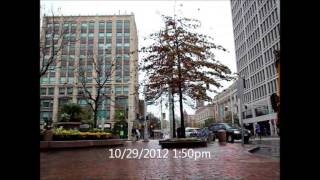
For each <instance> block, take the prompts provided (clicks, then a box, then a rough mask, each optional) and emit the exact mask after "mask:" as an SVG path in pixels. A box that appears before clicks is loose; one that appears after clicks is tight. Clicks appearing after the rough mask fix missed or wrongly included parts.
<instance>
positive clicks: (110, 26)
mask: <svg viewBox="0 0 320 180" xmlns="http://www.w3.org/2000/svg"><path fill="white" fill-rule="evenodd" d="M106 26H107V29H106V32H112V22H111V21H108V22H107V25H106Z"/></svg>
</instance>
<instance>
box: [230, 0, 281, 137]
mask: <svg viewBox="0 0 320 180" xmlns="http://www.w3.org/2000/svg"><path fill="white" fill-rule="evenodd" d="M231 11H232V21H233V30H234V39H235V49H236V62H237V71H238V73H239V75H240V77H243V78H244V80H245V81H244V82H245V88H244V95H243V105H244V108H243V112H242V116H243V118H244V119H243V121H244V123H245V124H249V125H250V126H251V127H253V126H255V124H256V123H259V124H260V125H262V126H263V127H264V128H266V129H267V130H266V131H267V132H266V134H270V135H273V134H274V133H273V132H275V131H274V128H275V120H276V113H275V112H273V110H272V107H271V102H270V96H271V94H273V93H277V87H278V86H279V84H278V82H277V73H276V66H275V61H276V58H275V54H274V51H275V50H280V1H279V0H231Z"/></svg>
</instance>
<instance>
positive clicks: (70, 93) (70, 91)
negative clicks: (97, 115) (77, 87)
mask: <svg viewBox="0 0 320 180" xmlns="http://www.w3.org/2000/svg"><path fill="white" fill-rule="evenodd" d="M72 93H73V88H72V87H68V88H67V94H68V95H72Z"/></svg>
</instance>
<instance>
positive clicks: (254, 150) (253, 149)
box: [248, 146, 260, 153]
mask: <svg viewBox="0 0 320 180" xmlns="http://www.w3.org/2000/svg"><path fill="white" fill-rule="evenodd" d="M259 149H260V146H256V147H254V148H251V149H249V150H248V151H249V152H250V153H254V152H256V151H258V150H259Z"/></svg>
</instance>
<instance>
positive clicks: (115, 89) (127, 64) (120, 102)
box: [40, 15, 139, 132]
mask: <svg viewBox="0 0 320 180" xmlns="http://www.w3.org/2000/svg"><path fill="white" fill-rule="evenodd" d="M54 20H55V21H54V22H52V17H44V18H43V22H42V26H43V28H42V31H41V35H40V46H42V47H45V46H48V47H49V46H50V42H51V41H50V38H51V36H52V32H54V31H56V32H57V33H56V34H55V37H53V38H55V40H56V42H55V45H56V47H57V48H58V47H59V46H60V45H61V44H63V45H64V46H63V48H62V49H61V51H60V52H59V53H58V55H57V61H56V63H55V64H54V65H52V66H50V70H49V71H48V72H47V73H46V74H45V75H44V76H42V77H41V80H40V81H41V82H40V83H41V89H40V93H41V97H40V99H41V102H40V104H41V109H40V123H43V121H44V120H45V119H52V120H53V122H57V121H58V109H59V107H60V106H61V105H63V104H64V103H67V102H73V103H77V104H80V105H81V106H86V105H87V101H86V100H85V99H84V97H83V96H82V93H83V88H81V85H80V78H83V77H81V76H80V75H79V70H80V69H82V70H84V72H85V73H86V77H85V78H87V82H88V86H89V90H90V91H91V92H92V94H93V95H95V93H96V81H95V77H97V71H95V65H97V64H98V65H99V68H100V69H101V70H102V71H110V70H111V69H112V75H111V78H109V79H108V81H107V83H106V84H105V87H104V88H103V89H102V90H103V93H102V96H103V97H102V104H101V106H100V109H99V113H98V124H101V125H102V124H106V123H109V124H111V125H112V126H113V125H114V123H115V110H116V109H122V110H125V112H126V114H127V119H128V121H129V128H131V126H132V124H133V121H135V120H136V117H137V113H139V99H138V92H137V85H138V76H137V62H138V53H137V49H138V37H137V28H136V24H135V18H134V15H106V16H64V17H54ZM61 32H63V38H61V39H59V33H60V34H61ZM51 51H52V50H51ZM51 51H48V52H46V54H44V55H43V56H42V55H41V60H40V65H42V63H43V61H48V58H49V57H50V54H51ZM111 64H115V66H111ZM101 78H103V77H101ZM129 132H130V131H129Z"/></svg>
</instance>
